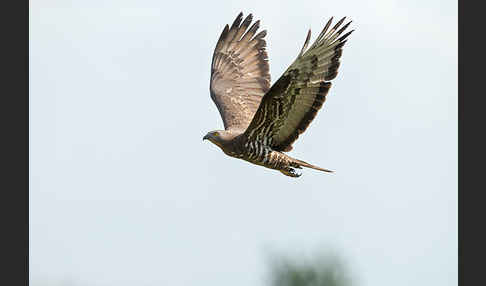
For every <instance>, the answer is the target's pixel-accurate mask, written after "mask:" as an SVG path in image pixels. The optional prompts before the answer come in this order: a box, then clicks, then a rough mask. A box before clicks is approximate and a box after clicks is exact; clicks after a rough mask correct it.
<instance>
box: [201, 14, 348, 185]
mask: <svg viewBox="0 0 486 286" xmlns="http://www.w3.org/2000/svg"><path fill="white" fill-rule="evenodd" d="M252 19H253V17H252V15H251V14H250V15H248V16H247V17H246V18H245V19H244V20H243V13H240V14H239V15H238V16H237V17H236V19H235V21H234V22H233V24H232V25H231V27H229V26H228V25H226V26H225V27H224V29H223V32H222V33H221V36H220V37H219V40H218V42H217V44H216V48H215V49H214V54H213V60H212V64H211V81H210V93H211V98H212V99H213V101H214V103H215V104H216V106H217V108H218V110H219V112H220V114H221V117H222V119H223V123H224V128H225V130H216V131H211V132H209V133H208V134H207V135H206V136H204V138H203V140H204V139H208V140H209V141H211V142H212V143H214V144H216V145H217V146H218V147H220V148H221V149H222V150H223V152H224V153H226V154H227V155H229V156H232V157H235V158H239V159H243V160H246V161H248V162H250V163H253V164H257V165H261V166H264V167H267V168H270V169H275V170H278V171H280V172H282V173H283V174H284V175H287V176H290V177H299V176H300V174H297V173H296V172H295V169H294V168H297V169H301V168H302V167H306V168H312V169H316V170H320V171H325V172H331V171H330V170H327V169H323V168H320V167H317V166H314V165H311V164H309V163H307V162H304V161H301V160H298V159H295V158H292V157H290V156H288V155H286V154H284V153H283V152H288V151H290V150H291V149H292V143H293V142H294V141H295V140H297V138H298V137H299V134H301V133H303V132H304V131H305V130H306V129H307V127H308V126H309V124H310V123H311V121H312V120H313V119H314V117H315V116H316V114H317V112H318V111H319V109H320V108H321V107H322V104H323V103H324V101H325V99H326V95H327V93H328V91H329V89H330V87H331V82H330V80H332V79H333V78H335V77H336V75H337V71H338V68H339V59H340V57H341V54H342V48H343V46H344V44H345V43H346V38H347V37H348V36H349V35H350V34H351V33H352V32H353V31H350V32H347V33H345V34H343V32H344V31H345V30H346V28H347V27H348V26H349V24H350V23H351V22H348V23H347V24H345V25H344V26H342V27H341V25H342V24H343V23H344V20H345V18H342V19H341V20H340V21H338V22H337V23H336V24H335V25H334V26H333V27H332V28H331V22H332V18H331V19H330V20H329V21H328V22H327V24H326V25H325V27H324V29H323V30H322V32H321V33H320V34H319V36H318V37H317V39H316V40H315V41H314V43H313V44H312V45H311V46H310V47H309V48H308V49H307V47H308V45H309V41H310V36H311V31H310V30H309V32H308V33H307V38H306V40H305V43H304V46H303V47H302V49H301V51H300V53H299V55H298V56H297V58H296V59H295V61H294V62H293V63H292V64H291V65H290V66H289V68H288V69H287V70H286V71H285V72H284V73H283V75H282V76H281V77H280V78H279V79H278V80H277V81H276V82H275V83H274V84H273V85H272V86H270V74H269V66H268V56H267V52H266V50H265V47H266V42H265V40H264V37H265V36H266V31H261V32H259V33H257V30H258V28H259V26H260V21H256V22H254V23H253V24H252ZM242 20H243V21H242Z"/></svg>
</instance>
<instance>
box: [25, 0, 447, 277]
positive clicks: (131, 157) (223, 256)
mask: <svg viewBox="0 0 486 286" xmlns="http://www.w3.org/2000/svg"><path fill="white" fill-rule="evenodd" d="M229 2H231V3H229ZM240 11H243V12H244V13H245V16H246V15H247V14H248V13H253V15H254V18H255V19H261V20H262V28H263V29H267V30H268V36H267V37H266V39H267V46H268V48H267V50H268V54H269V58H270V72H271V76H272V83H273V82H274V81H275V80H276V79H277V78H278V77H279V76H280V75H281V73H282V72H283V71H284V70H285V69H286V68H287V66H288V65H289V64H290V63H291V62H292V61H293V60H294V58H295V57H296V55H297V54H298V52H299V50H300V48H301V45H302V44H303V42H304V39H305V36H306V32H307V29H308V28H312V31H313V37H312V39H315V37H316V36H317V34H318V33H319V32H320V30H321V29H322V28H323V26H324V24H325V22H326V21H327V19H328V18H329V17H331V16H335V18H340V17H342V16H349V18H350V19H352V20H353V23H352V24H351V28H355V29H356V31H355V32H354V33H353V34H352V35H351V37H350V40H349V41H348V43H347V44H346V46H345V48H344V52H343V56H342V61H341V67H340V72H339V74H338V77H337V78H336V79H335V80H334V81H333V87H332V89H331V91H330V93H329V95H328V97H327V101H326V103H325V105H324V107H323V109H322V110H321V112H320V113H319V114H318V116H317V117H316V119H315V120H314V121H313V123H312V124H311V126H310V128H309V129H308V130H307V132H306V133H305V134H304V135H303V136H301V137H300V138H299V141H297V143H296V144H295V145H294V151H292V152H291V155H292V156H295V157H297V158H299V159H303V160H306V161H309V162H311V163H315V164H316V165H319V166H322V167H324V168H329V169H332V170H335V171H336V173H334V174H326V173H321V172H318V171H314V170H304V174H303V176H302V177H301V178H299V179H297V180H295V179H291V178H288V177H285V176H283V175H281V174H280V173H279V172H276V171H272V170H268V169H264V168H262V167H258V166H254V165H250V164H248V163H246V162H244V161H241V160H236V159H232V158H229V157H227V156H225V155H224V154H223V153H222V152H221V151H220V150H219V149H218V148H217V147H216V146H214V145H212V144H210V143H209V142H207V141H206V142H202V141H201V139H202V137H203V136H204V135H205V134H206V132H207V131H210V130H214V129H221V128H222V121H221V119H220V117H219V114H218V111H217V109H216V107H215V106H214V104H213V103H212V101H211V100H210V97H209V76H210V74H209V71H210V61H211V56H212V51H213V48H214V46H215V44H216V41H217V39H218V37H219V34H220V33H221V31H222V29H223V27H224V25H225V24H226V23H228V24H231V22H232V21H233V20H234V18H235V17H236V15H237V14H238V13H239V12H240ZM29 55H30V281H31V285H32V286H39V285H90V286H97V285H106V286H111V285H116V286H123V285H171V286H178V285H211V286H227V285H232V286H247V285H266V283H267V282H266V277H267V276H266V269H267V265H266V257H267V255H268V253H272V252H281V253H294V254H295V255H297V256H302V257H304V256H309V255H312V254H313V253H314V252H316V251H318V250H319V249H333V250H334V251H335V252H337V253H339V254H340V255H341V256H342V257H343V258H344V259H345V260H346V261H347V265H348V266H349V268H350V269H351V271H352V273H353V276H354V278H355V280H354V281H355V283H356V285H363V286H378V285H383V286H388V285H394V286H399V285H404V286H405V285H407V286H408V285H415V286H417V285H427V286H429V285H441V286H445V285H457V3H456V1H439V0H431V1H418V0H417V1H384V0H374V1H357V0H353V1H256V0H255V1H228V2H226V3H224V2H223V1H220V2H216V1H198V2H196V1H195V2H187V1H170V2H163V1H147V0H139V1H94V0H89V1H88V0H84V1H81V0H79V1H31V2H30V52H29Z"/></svg>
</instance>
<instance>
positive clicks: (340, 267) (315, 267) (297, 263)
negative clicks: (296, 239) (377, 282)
mask: <svg viewBox="0 0 486 286" xmlns="http://www.w3.org/2000/svg"><path fill="white" fill-rule="evenodd" d="M270 269H271V270H270V285H271V286H351V285H352V283H351V279H350V276H349V274H348V272H347V269H346V267H345V265H344V263H343V262H342V260H341V259H339V258H338V257H337V256H336V255H318V256H315V257H312V258H310V259H303V258H300V257H299V258H297V257H288V256H286V257H283V256H277V257H273V258H272V261H271V263H270Z"/></svg>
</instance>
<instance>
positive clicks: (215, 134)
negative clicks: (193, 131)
mask: <svg viewBox="0 0 486 286" xmlns="http://www.w3.org/2000/svg"><path fill="white" fill-rule="evenodd" d="M234 137H235V136H234V135H233V134H232V133H230V132H228V131H226V130H215V131H210V132H208V134H206V135H205V136H204V137H203V141H204V140H206V139H207V140H209V141H211V142H212V143H213V144H216V145H218V146H219V147H221V148H223V145H225V144H226V143H228V142H229V141H231V140H232V139H233V138H234Z"/></svg>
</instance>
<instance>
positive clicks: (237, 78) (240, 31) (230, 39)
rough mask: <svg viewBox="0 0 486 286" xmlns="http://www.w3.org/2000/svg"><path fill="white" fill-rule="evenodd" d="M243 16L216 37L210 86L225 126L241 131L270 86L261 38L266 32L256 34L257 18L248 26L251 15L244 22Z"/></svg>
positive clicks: (265, 55)
mask: <svg viewBox="0 0 486 286" xmlns="http://www.w3.org/2000/svg"><path fill="white" fill-rule="evenodd" d="M242 18H243V13H240V14H239V15H238V17H236V20H235V21H234V22H233V24H232V25H231V28H229V27H228V25H226V26H225V28H224V30H223V32H222V33H221V36H220V37H219V40H218V43H217V44H216V48H215V49H214V54H213V61H212V65H211V82H210V88H209V89H210V92H211V98H212V99H213V101H214V103H215V104H216V106H217V107H218V110H219V112H220V114H221V117H222V118H223V123H224V128H225V129H226V130H229V129H231V130H241V132H243V131H244V130H245V129H246V128H247V127H248V125H249V124H250V121H251V120H252V118H253V115H254V114H255V112H256V110H257V109H258V106H259V105H260V101H261V99H262V97H263V95H264V94H265V93H266V92H267V91H268V90H269V88H270V74H269V73H268V71H269V68H268V56H267V52H266V51H265V46H266V42H265V40H264V39H263V38H264V37H265V35H266V31H265V30H264V31H261V32H259V33H258V34H256V35H255V33H256V31H257V30H258V28H259V26H260V21H259V20H258V21H256V22H255V23H254V24H253V25H252V26H251V27H250V28H249V29H248V27H249V26H250V24H251V22H252V18H253V17H252V15H251V14H250V15H248V16H247V17H246V18H245V20H244V21H243V23H241V20H242ZM240 24H241V25H240Z"/></svg>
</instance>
